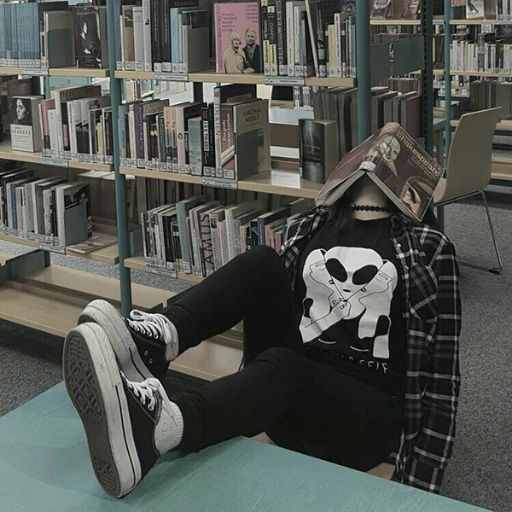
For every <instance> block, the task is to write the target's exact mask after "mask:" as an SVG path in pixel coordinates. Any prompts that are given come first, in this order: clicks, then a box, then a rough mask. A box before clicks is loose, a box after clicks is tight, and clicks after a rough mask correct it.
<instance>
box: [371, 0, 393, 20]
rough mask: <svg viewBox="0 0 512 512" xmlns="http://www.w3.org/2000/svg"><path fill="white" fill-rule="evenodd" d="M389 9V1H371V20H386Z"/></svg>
mask: <svg viewBox="0 0 512 512" xmlns="http://www.w3.org/2000/svg"><path fill="white" fill-rule="evenodd" d="M390 9H391V0H373V4H372V10H371V13H370V17H371V18H386V17H387V15H388V13H389V11H390Z"/></svg>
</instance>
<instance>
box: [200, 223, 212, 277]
mask: <svg viewBox="0 0 512 512" xmlns="http://www.w3.org/2000/svg"><path fill="white" fill-rule="evenodd" d="M201 248H202V253H203V274H204V275H206V276H209V275H211V274H213V271H214V265H213V249H212V231H211V228H210V215H209V214H208V213H203V214H202V215H201Z"/></svg>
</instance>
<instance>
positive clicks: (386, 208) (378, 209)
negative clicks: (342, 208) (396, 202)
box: [349, 204, 393, 213]
mask: <svg viewBox="0 0 512 512" xmlns="http://www.w3.org/2000/svg"><path fill="white" fill-rule="evenodd" d="M349 210H353V211H355V212H385V213H393V208H390V207H389V206H369V205H363V204H354V205H352V206H349Z"/></svg>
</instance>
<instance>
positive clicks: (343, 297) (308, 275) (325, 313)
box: [300, 247, 398, 359]
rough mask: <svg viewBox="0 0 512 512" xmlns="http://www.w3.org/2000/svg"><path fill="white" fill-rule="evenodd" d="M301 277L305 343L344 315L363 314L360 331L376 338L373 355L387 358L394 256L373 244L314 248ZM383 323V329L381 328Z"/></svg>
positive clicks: (395, 275) (394, 280) (362, 336)
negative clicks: (369, 246)
mask: <svg viewBox="0 0 512 512" xmlns="http://www.w3.org/2000/svg"><path fill="white" fill-rule="evenodd" d="M303 279H304V284H305V285H306V296H305V298H304V300H303V315H302V318H301V323H300V331H301V334H302V339H303V342H304V343H309V342H310V341H313V340H315V339H317V338H318V337H319V336H321V335H322V333H324V332H325V331H326V330H327V329H329V328H330V327H332V326H333V325H335V324H337V323H338V322H340V321H342V320H354V319H357V318H359V325H358V330H357V334H358V337H359V338H360V339H361V340H363V339H365V338H372V339H374V342H373V353H372V355H373V357H375V358H383V359H389V330H390V328H391V320H390V318H389V314H390V310H391V301H392V299H393V292H394V290H395V288H396V286H397V283H398V273H397V270H396V267H395V265H394V264H393V263H392V262H390V261H387V260H383V259H382V258H381V256H380V255H379V254H378V253H377V252H376V251H374V250H373V249H363V248H359V247H333V248H332V249H329V250H328V251H325V250H324V249H315V250H313V251H312V252H311V253H310V254H309V255H308V257H307V258H306V261H305V264H304V270H303ZM383 320H384V321H383ZM382 325H384V326H385V329H384V331H385V332H382V328H378V326H382ZM351 348H353V349H354V350H360V348H358V347H353V346H352V347H351Z"/></svg>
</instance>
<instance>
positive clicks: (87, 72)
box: [49, 68, 109, 78]
mask: <svg viewBox="0 0 512 512" xmlns="http://www.w3.org/2000/svg"><path fill="white" fill-rule="evenodd" d="M49 75H50V76H69V77H77V78H108V77H109V70H108V69H96V68H51V69H50V72H49Z"/></svg>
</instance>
